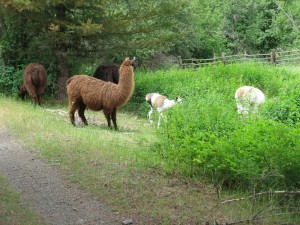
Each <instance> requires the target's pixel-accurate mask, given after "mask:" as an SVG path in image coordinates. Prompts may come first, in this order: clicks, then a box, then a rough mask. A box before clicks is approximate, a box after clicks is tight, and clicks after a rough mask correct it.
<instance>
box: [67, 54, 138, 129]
mask: <svg viewBox="0 0 300 225" xmlns="http://www.w3.org/2000/svg"><path fill="white" fill-rule="evenodd" d="M134 60H135V58H133V59H132V60H130V59H129V58H126V59H125V60H124V61H123V63H122V64H121V66H120V69H119V75H120V77H119V83H118V84H114V83H111V82H105V81H103V80H99V79H97V78H94V77H91V76H87V75H74V76H72V77H71V78H69V79H68V80H67V93H68V98H69V117H70V120H71V123H72V124H73V125H75V118H74V114H75V112H76V111H77V110H78V115H79V117H80V118H81V120H82V122H83V123H84V124H86V125H87V124H88V123H87V120H86V118H85V116H84V111H85V109H86V108H89V109H91V110H94V111H100V110H103V113H104V115H105V117H106V120H107V124H108V127H109V128H110V127H111V120H112V121H113V124H114V128H115V129H116V130H117V129H118V126H117V119H116V116H117V108H119V107H121V106H123V105H125V104H126V103H127V102H128V100H129V99H130V97H131V96H132V93H133V90H134V72H133V66H132V64H133V62H134Z"/></svg>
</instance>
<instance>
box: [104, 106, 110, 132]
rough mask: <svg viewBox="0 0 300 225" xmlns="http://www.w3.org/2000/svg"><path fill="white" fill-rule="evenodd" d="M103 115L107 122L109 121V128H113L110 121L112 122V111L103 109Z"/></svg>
mask: <svg viewBox="0 0 300 225" xmlns="http://www.w3.org/2000/svg"><path fill="white" fill-rule="evenodd" d="M103 113H104V115H105V118H106V120H107V126H108V128H111V122H110V120H111V113H112V112H111V110H105V109H103Z"/></svg>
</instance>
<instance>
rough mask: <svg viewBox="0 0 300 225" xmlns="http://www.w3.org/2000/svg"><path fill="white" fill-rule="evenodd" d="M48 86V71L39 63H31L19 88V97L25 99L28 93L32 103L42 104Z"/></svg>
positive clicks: (26, 68)
mask: <svg viewBox="0 0 300 225" xmlns="http://www.w3.org/2000/svg"><path fill="white" fill-rule="evenodd" d="M46 85H47V71H46V70H45V68H44V67H43V66H42V65H41V64H38V63H30V64H28V65H27V66H26V67H25V70H24V73H23V84H22V85H21V86H20V87H19V96H20V97H21V98H22V99H24V97H25V94H26V93H28V94H29V96H30V97H31V99H32V103H33V104H34V105H36V104H37V103H38V104H39V105H41V104H42V95H43V93H44V91H45V88H46Z"/></svg>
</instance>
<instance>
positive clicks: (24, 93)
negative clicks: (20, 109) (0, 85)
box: [18, 84, 27, 100]
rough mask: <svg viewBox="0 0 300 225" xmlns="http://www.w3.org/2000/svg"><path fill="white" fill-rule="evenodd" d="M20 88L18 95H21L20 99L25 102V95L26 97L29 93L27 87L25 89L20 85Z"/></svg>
mask: <svg viewBox="0 0 300 225" xmlns="http://www.w3.org/2000/svg"><path fill="white" fill-rule="evenodd" d="M18 88H19V93H18V95H19V97H20V98H21V99H23V100H24V98H25V95H26V93H27V90H26V87H25V85H24V84H20V85H19V87H18Z"/></svg>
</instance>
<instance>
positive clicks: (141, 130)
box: [0, 65, 299, 224]
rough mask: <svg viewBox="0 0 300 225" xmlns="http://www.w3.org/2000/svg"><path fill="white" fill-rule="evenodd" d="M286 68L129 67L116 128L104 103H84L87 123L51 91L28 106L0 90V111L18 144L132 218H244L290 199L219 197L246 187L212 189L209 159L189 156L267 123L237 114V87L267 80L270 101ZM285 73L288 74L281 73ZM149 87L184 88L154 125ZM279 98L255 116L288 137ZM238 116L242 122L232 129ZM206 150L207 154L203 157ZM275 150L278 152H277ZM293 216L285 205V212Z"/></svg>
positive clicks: (269, 216) (170, 91)
mask: <svg viewBox="0 0 300 225" xmlns="http://www.w3.org/2000/svg"><path fill="white" fill-rule="evenodd" d="M280 74H283V75H280ZM284 77H285V78H284ZM286 77H297V76H296V75H295V71H293V72H289V71H287V70H281V69H277V68H271V67H260V66H255V65H248V66H243V65H235V66H227V67H223V66H219V67H207V68H201V69H199V70H180V71H178V70H170V71H158V72H155V73H153V72H148V73H137V74H136V89H135V92H134V96H133V97H132V99H131V101H130V102H129V104H128V105H127V106H126V107H125V108H124V109H121V110H120V111H119V112H118V114H117V118H118V125H119V129H120V130H119V131H114V130H109V129H107V128H106V121H105V118H104V116H103V115H102V112H100V113H99V112H92V111H87V116H88V122H89V123H90V125H89V126H87V127H82V126H77V127H73V126H72V125H71V124H70V122H69V120H68V118H67V116H66V115H63V116H61V115H58V114H57V113H55V112H49V111H47V110H46V109H53V110H57V109H59V110H64V111H67V103H66V102H65V103H63V104H54V103H53V102H50V100H49V101H46V102H45V105H44V106H43V107H42V108H40V107H33V106H32V105H31V103H30V101H29V100H28V101H26V102H21V101H18V100H15V99H13V98H5V97H2V98H0V105H1V107H0V120H1V121H3V123H4V125H5V126H6V127H7V128H8V130H9V131H10V132H11V133H12V134H13V135H14V137H15V138H16V139H17V140H20V141H22V140H23V141H22V142H23V144H24V145H26V146H27V147H29V148H32V149H34V150H36V152H37V154H40V155H41V156H42V157H45V158H47V159H48V160H49V162H50V163H52V164H55V165H57V166H58V167H59V168H61V169H63V170H64V171H65V172H66V173H67V174H68V177H69V179H70V181H72V182H76V183H79V184H80V185H81V186H82V187H83V188H84V189H86V190H87V191H89V192H90V193H91V194H92V195H93V196H95V197H96V198H98V199H100V200H101V201H103V202H105V203H108V204H110V205H112V206H113V208H114V210H116V211H119V212H120V213H122V214H124V215H127V216H128V215H129V216H132V217H133V218H134V219H135V221H136V222H135V224H201V223H203V222H204V221H213V220H214V219H218V220H219V221H239V220H243V219H245V218H251V215H252V216H253V215H255V213H257V212H258V211H259V210H262V209H263V208H264V207H265V208H266V209H269V208H268V205H269V204H270V201H272V200H274V202H273V203H272V206H274V207H275V206H276V203H277V202H279V203H281V204H282V205H285V204H287V203H289V204H290V201H291V200H290V199H288V200H287V199H286V198H283V199H285V200H284V203H282V202H280V201H279V199H275V197H274V198H273V197H272V198H270V199H268V196H267V197H262V198H261V199H259V201H260V207H257V206H256V205H255V204H256V202H257V201H258V199H256V200H255V201H252V199H248V200H245V201H240V202H236V203H235V204H224V205H220V204H219V202H220V201H221V200H225V199H230V198H239V197H241V196H245V195H246V196H247V195H250V194H251V190H244V189H241V190H239V189H237V190H234V191H233V190H230V189H229V190H226V189H225V188H224V189H223V190H222V191H221V189H218V190H219V195H217V193H216V187H220V186H219V184H220V183H217V185H216V186H213V185H214V182H211V181H210V179H208V176H207V177H205V176H204V175H205V173H204V172H207V171H209V169H211V167H202V168H201V167H197V166H199V165H201V163H202V162H203V165H208V164H205V162H209V163H213V162H215V161H213V160H212V161H209V160H211V159H222V157H227V155H226V150H230V151H232V152H234V149H232V148H230V146H231V145H230V143H232V144H236V145H239V143H240V142H238V141H240V140H245V141H244V144H245V145H246V144H247V143H248V145H249V143H251V142H250V141H249V140H250V139H251V137H252V136H251V135H255V131H256V130H255V129H261V132H264V129H265V125H268V123H266V124H265V123H264V122H261V120H258V123H257V124H256V125H259V124H261V126H255V127H257V128H255V127H253V126H251V121H249V123H246V126H241V121H239V120H238V119H237V118H236V117H235V116H234V115H236V114H235V113H236V111H235V104H234V101H233V93H234V90H235V88H237V87H238V86H240V85H241V84H253V85H255V86H258V87H260V88H262V89H263V90H265V91H266V94H267V96H268V98H269V99H271V100H272V101H274V102H276V99H278V98H282V99H284V98H285V96H286V95H283V94H281V93H282V90H284V89H283V88H284V87H282V85H281V84H284V85H286V86H289V85H293V82H290V83H289V82H287V81H289V80H288V79H286ZM283 78H284V79H283ZM284 80H285V81H286V82H282V81H284ZM220 84H222V85H220ZM154 91H155V92H160V93H162V94H166V95H167V96H168V97H170V98H173V97H175V96H177V95H178V94H182V95H183V98H184V100H183V101H184V102H183V103H182V104H181V105H180V106H179V107H174V108H173V109H172V110H170V111H169V112H168V113H166V115H167V117H168V120H167V123H163V124H162V127H161V128H160V129H157V128H156V127H155V126H150V124H149V121H148V120H147V118H146V115H147V112H148V109H149V108H148V106H147V104H146V103H145V100H144V97H145V94H146V93H148V92H154ZM4 106H5V107H4ZM207 106H208V107H207ZM273 106H274V105H272V104H271V103H270V105H266V107H265V109H269V108H270V109H273V108H272V107H273ZM285 106H286V105H285V104H283V105H282V107H281V108H279V109H278V108H275V109H274V110H273V111H274V112H273V111H272V115H268V114H264V113H263V114H262V115H263V118H262V119H263V120H265V119H266V120H267V121H271V122H270V123H273V122H274V123H276V124H277V125H279V126H275V127H281V126H282V127H284V128H282V129H283V130H282V131H289V132H292V134H293V135H295V137H296V135H297V133H294V132H293V129H298V128H297V127H295V126H293V125H291V124H290V120H287V118H289V116H290V115H289V114H286V115H287V117H283V116H282V114H276V113H277V112H278V110H282V109H283V108H284V107H285ZM265 109H263V110H265ZM264 112H268V110H266V111H264ZM276 116H277V117H276ZM279 116H282V117H279ZM276 118H277V120H276ZM279 119H281V120H280V121H279ZM255 121H256V120H255ZM259 121H260V122H259ZM236 126H238V127H240V126H241V128H242V129H241V130H238V129H236ZM247 126H249V127H247ZM232 128H234V131H235V134H236V136H230V139H229V140H231V142H228V139H227V138H226V137H228V136H226V135H227V132H230V131H233V129H232ZM253 128H255V129H253ZM243 129H246V130H253V132H252V133H251V132H249V133H248V136H247V138H244V139H243V138H242V139H241V138H240V139H238V135H237V134H238V132H241V131H243ZM284 129H287V130H284ZM276 133H277V130H274V134H276ZM293 135H291V136H290V137H291V146H293V144H294V139H293V137H294V136H293ZM199 137H200V138H199ZM201 138H202V139H201ZM25 140H26V141H25ZM208 140H209V142H208ZM247 140H248V141H247ZM270 140H273V139H270ZM210 141H212V142H210ZM254 144H255V143H254ZM248 145H247V146H248ZM249 146H251V144H250V145H249ZM223 148H224V149H223ZM201 149H203V150H205V151H200V150H201ZM219 149H223V151H218V150H219ZM252 149H255V146H254V147H253V146H252ZM178 150H182V151H178ZM190 150H196V151H195V153H197V154H194V153H193V152H192V153H193V154H194V155H193V154H192V155H190V153H191V152H190ZM247 152H248V153H249V152H251V151H245V152H243V153H244V154H245V155H247V154H246V153H247ZM200 153H201V154H200ZM204 153H205V157H207V158H205V157H203V156H204V155H203V154H204ZM211 153H214V154H215V155H211ZM191 156H193V157H194V158H191ZM200 156H201V157H200ZM211 156H213V157H211ZM232 156H234V154H232V155H231V156H230V157H229V158H228V159H230V160H231V163H234V162H235V161H234V160H236V158H237V159H240V157H236V158H233V157H232ZM248 156H251V154H248ZM280 157H281V156H280V155H278V159H280ZM191 159H192V161H191ZM245 159H247V158H245ZM296 159H297V158H296ZM204 160H206V161H204ZM247 160H251V157H249V158H248V159H247ZM189 162H192V163H190V164H189ZM210 165H214V164H210ZM230 165H239V164H230ZM241 165H243V166H245V165H247V163H244V164H241ZM295 165H297V163H296V164H295ZM221 166H222V165H221ZM216 168H217V167H216ZM232 168H234V167H232ZM204 169H206V171H205V170H204ZM221 169H222V167H221ZM237 169H239V168H238V167H237ZM247 171H248V170H247ZM250 171H251V170H250ZM195 172H196V173H195ZM233 175H235V174H234V173H233ZM245 177H246V176H245ZM229 178H230V177H229ZM232 178H233V179H237V178H239V177H238V176H237V177H234V176H233V177H232ZM215 184H216V183H215ZM221 184H222V183H221ZM218 197H219V199H218ZM293 204H295V205H296V206H297V207H298V206H299V199H297V198H295V202H294V203H293ZM241 208H242V209H243V210H241ZM287 212H288V211H287ZM264 216H266V219H265V221H266V223H265V224H276V221H282V220H281V219H282V217H280V219H278V217H277V216H275V214H273V211H269V213H266V214H264ZM293 219H294V218H293V217H292V216H290V215H289V214H288V216H287V217H285V218H284V221H293ZM260 221H262V220H260ZM268 221H269V223H268ZM270 221H271V222H270Z"/></svg>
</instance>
